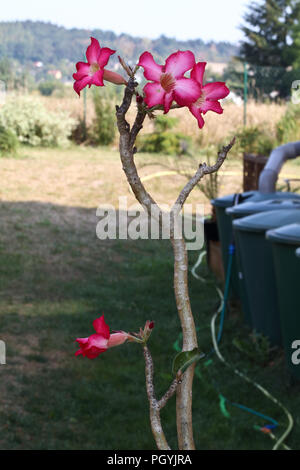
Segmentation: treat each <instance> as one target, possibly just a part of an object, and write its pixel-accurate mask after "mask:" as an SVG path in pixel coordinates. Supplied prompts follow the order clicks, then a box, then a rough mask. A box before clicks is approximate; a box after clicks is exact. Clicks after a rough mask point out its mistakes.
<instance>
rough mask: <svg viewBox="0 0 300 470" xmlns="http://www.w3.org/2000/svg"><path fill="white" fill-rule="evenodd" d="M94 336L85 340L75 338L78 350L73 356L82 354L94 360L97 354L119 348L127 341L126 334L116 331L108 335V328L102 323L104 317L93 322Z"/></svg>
mask: <svg viewBox="0 0 300 470" xmlns="http://www.w3.org/2000/svg"><path fill="white" fill-rule="evenodd" d="M93 326H94V329H95V331H96V333H95V334H93V335H91V336H89V337H87V338H77V339H76V341H77V343H79V346H80V349H79V350H78V351H76V353H75V356H79V355H80V354H82V355H83V356H84V357H88V358H89V359H94V358H95V357H97V356H99V354H101V353H103V352H105V351H106V350H107V349H108V348H112V347H113V346H119V345H120V344H123V343H125V341H126V340H127V339H128V336H129V335H128V333H125V332H124V331H118V332H117V333H113V334H112V335H111V334H110V333H109V326H108V325H107V324H106V323H105V321H104V315H102V316H101V317H100V318H96V320H94V321H93Z"/></svg>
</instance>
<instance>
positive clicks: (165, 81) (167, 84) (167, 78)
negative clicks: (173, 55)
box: [160, 73, 176, 93]
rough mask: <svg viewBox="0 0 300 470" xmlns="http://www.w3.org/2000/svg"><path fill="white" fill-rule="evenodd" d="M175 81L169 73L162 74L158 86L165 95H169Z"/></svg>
mask: <svg viewBox="0 0 300 470" xmlns="http://www.w3.org/2000/svg"><path fill="white" fill-rule="evenodd" d="M175 83H176V80H175V78H174V77H173V75H172V74H170V73H163V74H162V75H161V77H160V84H161V86H162V88H163V89H164V90H165V92H166V93H170V92H171V91H172V90H173V89H174V87H175Z"/></svg>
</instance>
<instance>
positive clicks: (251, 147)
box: [236, 126, 275, 156]
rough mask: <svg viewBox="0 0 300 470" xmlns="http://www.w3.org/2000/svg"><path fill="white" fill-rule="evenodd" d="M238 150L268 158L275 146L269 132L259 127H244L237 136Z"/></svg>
mask: <svg viewBox="0 0 300 470" xmlns="http://www.w3.org/2000/svg"><path fill="white" fill-rule="evenodd" d="M236 137H237V148H238V150H239V151H241V152H243V153H253V154H255V155H263V156H268V155H269V154H270V152H271V151H272V150H273V148H274V146H275V142H274V139H272V137H271V136H270V135H269V134H268V131H267V130H264V129H259V128H258V127H257V126H253V127H244V128H243V129H241V130H240V131H239V132H237V134H236Z"/></svg>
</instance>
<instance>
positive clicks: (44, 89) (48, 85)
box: [38, 80, 56, 96]
mask: <svg viewBox="0 0 300 470" xmlns="http://www.w3.org/2000/svg"><path fill="white" fill-rule="evenodd" d="M38 89H39V92H40V93H41V95H43V96H51V95H52V93H53V91H54V90H55V89H56V83H55V82H54V81H53V80H48V81H46V82H41V83H40V84H39V86H38Z"/></svg>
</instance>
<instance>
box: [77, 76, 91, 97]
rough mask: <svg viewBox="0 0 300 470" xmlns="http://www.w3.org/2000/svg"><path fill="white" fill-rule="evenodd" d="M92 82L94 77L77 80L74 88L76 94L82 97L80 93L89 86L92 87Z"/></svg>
mask: <svg viewBox="0 0 300 470" xmlns="http://www.w3.org/2000/svg"><path fill="white" fill-rule="evenodd" d="M74 75H75V74H74ZM91 80H92V77H89V76H86V77H83V78H82V79H81V80H76V81H75V82H74V84H73V88H74V90H75V91H76V93H78V95H79V96H80V91H81V90H82V89H83V88H85V87H86V86H87V85H91Z"/></svg>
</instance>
